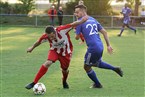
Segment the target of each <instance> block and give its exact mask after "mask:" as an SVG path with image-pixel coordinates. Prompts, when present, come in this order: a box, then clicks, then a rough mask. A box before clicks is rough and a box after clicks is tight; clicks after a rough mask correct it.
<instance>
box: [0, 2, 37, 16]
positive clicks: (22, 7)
mask: <svg viewBox="0 0 145 97" xmlns="http://www.w3.org/2000/svg"><path fill="white" fill-rule="evenodd" d="M18 1H19V2H20V3H17V4H9V3H8V2H2V1H0V6H1V7H0V13H1V14H28V12H30V11H31V10H33V9H34V8H35V7H34V0H18Z"/></svg>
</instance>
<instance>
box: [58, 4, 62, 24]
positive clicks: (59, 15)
mask: <svg viewBox="0 0 145 97" xmlns="http://www.w3.org/2000/svg"><path fill="white" fill-rule="evenodd" d="M57 16H58V23H59V25H62V21H63V10H62V7H61V6H60V7H59V9H58V11H57Z"/></svg>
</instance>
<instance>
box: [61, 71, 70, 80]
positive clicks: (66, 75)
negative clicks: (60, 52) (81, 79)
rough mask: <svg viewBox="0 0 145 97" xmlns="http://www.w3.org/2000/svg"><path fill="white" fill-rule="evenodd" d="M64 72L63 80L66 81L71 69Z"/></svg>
mask: <svg viewBox="0 0 145 97" xmlns="http://www.w3.org/2000/svg"><path fill="white" fill-rule="evenodd" d="M62 74H63V78H62V80H63V82H66V80H67V77H68V74H69V71H62Z"/></svg>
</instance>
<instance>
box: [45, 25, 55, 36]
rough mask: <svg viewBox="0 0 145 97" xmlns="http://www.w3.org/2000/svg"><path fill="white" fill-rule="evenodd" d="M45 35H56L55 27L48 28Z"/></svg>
mask: <svg viewBox="0 0 145 97" xmlns="http://www.w3.org/2000/svg"><path fill="white" fill-rule="evenodd" d="M45 33H47V34H50V33H55V29H54V27H53V26H48V27H46V29H45Z"/></svg>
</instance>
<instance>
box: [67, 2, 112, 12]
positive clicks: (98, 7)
mask: <svg viewBox="0 0 145 97" xmlns="http://www.w3.org/2000/svg"><path fill="white" fill-rule="evenodd" d="M78 1H79V0H76V1H75V2H69V3H67V4H66V12H67V13H69V14H70V13H73V11H74V7H75V5H77V4H78ZM83 1H84V5H85V6H87V12H88V14H89V15H111V14H112V7H111V5H110V0H83Z"/></svg>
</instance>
